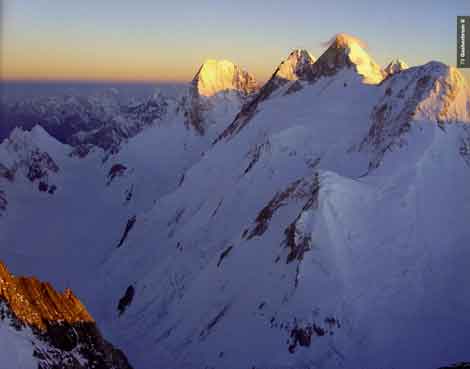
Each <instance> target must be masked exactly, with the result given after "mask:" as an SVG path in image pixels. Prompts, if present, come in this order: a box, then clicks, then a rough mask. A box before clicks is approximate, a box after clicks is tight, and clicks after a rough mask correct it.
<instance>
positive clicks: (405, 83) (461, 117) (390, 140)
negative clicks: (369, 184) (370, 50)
mask: <svg viewBox="0 0 470 369" xmlns="http://www.w3.org/2000/svg"><path fill="white" fill-rule="evenodd" d="M381 87H382V89H383V96H382V98H381V99H380V100H379V102H378V104H377V105H376V106H375V107H374V109H373V111H372V114H371V120H372V124H371V127H370V130H369V134H368V136H367V138H366V139H365V140H364V142H363V143H362V149H367V150H370V149H371V151H372V152H373V153H374V156H373V158H372V159H371V161H370V168H377V167H378V166H379V165H380V164H381V162H382V159H383V157H384V155H385V153H386V152H387V151H388V150H391V149H392V148H394V147H400V146H402V145H403V142H404V141H405V138H406V136H407V135H408V133H409V132H410V131H411V130H412V129H413V126H414V125H415V123H417V122H425V123H427V124H428V123H434V124H437V125H439V126H440V127H441V128H442V129H445V128H444V126H445V125H447V124H449V123H467V124H468V123H470V113H469V111H468V106H470V91H469V88H468V85H467V83H466V82H465V79H464V77H463V76H462V74H461V73H460V72H459V71H458V70H457V69H456V68H454V67H450V66H448V65H445V64H443V63H440V62H435V61H433V62H429V63H427V64H425V65H422V66H419V67H412V68H409V69H406V70H404V71H402V72H401V73H396V74H394V75H392V76H391V77H390V78H388V79H387V80H386V81H385V82H384V83H383V84H382V86H381Z"/></svg>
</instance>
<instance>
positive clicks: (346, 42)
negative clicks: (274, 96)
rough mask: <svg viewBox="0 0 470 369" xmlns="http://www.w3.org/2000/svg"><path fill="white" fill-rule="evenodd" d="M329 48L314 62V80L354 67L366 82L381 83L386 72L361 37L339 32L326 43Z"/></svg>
mask: <svg viewBox="0 0 470 369" xmlns="http://www.w3.org/2000/svg"><path fill="white" fill-rule="evenodd" d="M325 45H326V46H327V47H328V48H327V50H326V51H325V52H324V53H323V54H322V55H321V56H320V58H318V60H317V62H316V63H315V64H314V68H313V76H312V78H313V79H314V80H316V79H318V78H320V77H322V76H332V75H335V74H336V73H338V72H339V71H340V70H342V69H344V68H351V67H353V68H354V69H355V71H356V72H357V73H358V74H359V75H360V76H361V77H362V80H363V82H364V83H367V84H377V83H380V82H381V81H382V80H383V79H384V77H385V73H384V72H383V71H382V69H381V68H380V66H379V65H378V64H377V63H376V62H375V61H374V60H373V59H372V58H371V57H370V56H369V54H368V53H367V51H366V48H367V44H366V43H365V42H364V41H362V40H361V39H359V38H357V37H355V36H352V35H348V34H346V33H339V34H337V35H335V36H334V37H333V38H331V39H330V40H329V41H328V42H326V43H325Z"/></svg>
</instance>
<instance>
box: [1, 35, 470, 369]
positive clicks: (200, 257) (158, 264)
mask: <svg viewBox="0 0 470 369" xmlns="http://www.w3.org/2000/svg"><path fill="white" fill-rule="evenodd" d="M349 46H350V45H349ZM349 46H348V48H349V51H351V49H353V50H352V51H353V52H354V55H356V56H357V55H359V56H361V58H360V59H361V63H362V64H361V65H362V66H364V64H363V62H364V60H367V68H366V67H361V66H358V65H356V64H354V60H349V62H348V63H350V64H352V65H351V66H348V65H346V64H347V63H346V64H345V65H341V66H339V67H338V68H336V69H335V68H334V66H333V68H331V66H330V69H328V73H327V74H325V75H323V76H322V75H320V74H317V76H318V78H315V79H314V80H313V81H310V82H306V81H302V82H301V84H302V88H301V89H299V90H297V91H295V92H293V93H289V94H285V93H281V92H282V91H280V92H277V93H276V94H274V95H272V96H270V97H269V98H267V99H265V100H263V101H260V102H259V104H258V105H257V107H256V113H255V114H253V116H252V117H251V118H250V119H249V120H248V121H247V122H246V123H244V128H243V129H240V130H237V131H235V133H233V134H231V135H228V136H225V137H223V138H221V139H219V140H218V141H217V143H216V144H214V145H213V147H212V148H209V146H208V142H210V141H204V140H208V138H207V136H205V135H201V134H198V133H195V132H193V131H191V130H188V129H187V128H185V125H184V123H183V119H181V120H179V121H178V122H179V123H180V124H178V123H177V121H175V122H173V123H172V124H170V123H169V124H168V125H167V126H166V125H164V124H162V125H159V126H158V128H157V127H153V128H150V129H148V130H146V131H144V132H143V133H141V134H140V135H138V136H136V137H135V138H134V139H132V140H130V141H129V143H128V144H127V145H126V146H124V147H123V148H122V150H121V151H120V153H119V154H117V155H115V156H111V157H110V159H108V161H107V162H105V163H104V164H103V167H101V166H97V165H96V163H97V162H98V161H99V160H101V156H100V155H99V152H95V153H92V154H91V155H90V156H88V157H86V158H84V159H81V160H78V159H76V158H69V157H68V156H67V155H66V154H65V152H66V151H64V152H62V151H61V150H65V149H64V146H63V145H62V146H57V150H56V152H54V154H53V153H51V152H49V154H50V155H51V156H52V157H53V158H54V160H56V162H57V163H59V167H60V171H59V172H58V173H57V174H51V178H50V181H51V183H52V182H53V183H57V187H58V189H57V191H56V193H54V194H53V195H52V196H51V195H48V194H45V193H40V192H38V191H32V190H31V187H32V186H31V183H29V182H27V181H24V183H21V182H20V183H19V184H18V182H14V183H10V184H8V183H7V184H6V185H5V186H4V187H5V193H6V194H7V199H8V208H7V210H6V213H5V215H4V216H3V217H2V218H0V219H1V221H0V237H1V239H0V240H1V245H2V249H1V252H2V254H5V255H7V256H6V257H5V261H6V262H7V263H8V264H9V265H10V266H11V269H12V270H14V271H15V272H23V271H24V270H29V271H31V269H32V270H34V273H35V274H36V273H37V274H38V275H40V276H41V277H43V278H44V276H47V278H48V279H51V280H52V281H54V283H55V284H57V285H58V287H61V284H60V282H61V281H62V283H64V280H69V281H70V283H73V288H74V290H75V291H76V292H77V294H78V295H79V296H80V297H81V299H82V301H84V302H85V303H86V304H87V306H88V307H89V308H90V311H91V313H92V314H93V316H94V317H95V318H96V320H97V321H98V323H99V324H100V326H101V327H102V329H103V331H104V333H105V335H106V336H107V338H109V339H110V341H111V342H113V344H115V345H116V346H118V347H120V348H123V349H124V350H125V352H126V355H127V356H128V357H129V359H130V361H131V363H132V364H133V365H134V366H135V367H136V368H149V369H150V368H155V367H156V368H175V369H176V368H206V367H207V368H224V369H230V368H233V369H238V368H252V367H256V368H279V369H280V368H328V369H329V368H369V369H373V368H403V369H406V368H414V369H420V368H423V369H424V368H437V367H439V366H442V365H446V364H449V363H452V362H458V361H462V360H466V359H467V360H468V342H469V339H470V333H469V332H470V317H469V316H468V311H469V309H470V292H469V290H468V288H467V282H468V278H469V272H468V268H467V260H469V258H470V249H469V247H468V245H469V242H470V229H469V227H468V219H469V218H470V191H469V189H468V183H469V181H470V168H469V165H470V164H469V163H470V154H469V153H470V129H469V128H468V127H470V126H468V123H470V116H469V111H470V102H469V92H468V87H467V86H466V85H465V83H464V81H463V79H462V78H461V76H460V75H459V74H458V72H457V71H455V70H454V69H453V68H449V67H447V66H444V65H442V64H440V63H435V62H434V63H429V64H427V65H425V66H421V67H415V68H409V69H406V70H403V71H400V73H396V74H393V75H391V76H389V77H388V78H387V79H386V80H384V81H383V82H381V81H379V80H378V78H379V75H380V73H379V72H377V70H376V67H375V63H373V61H372V60H370V62H369V58H370V57H369V56H368V55H367V54H365V51H364V50H363V49H362V48H361V47H360V45H358V44H357V43H355V44H354V46H353V47H352V48H351V47H349ZM321 59H322V58H320V59H319V60H321ZM326 59H328V60H334V53H333V52H332V53H330V54H329V56H328V58H323V60H326ZM352 59H354V58H352ZM313 65H315V64H313ZM369 66H372V67H371V68H369ZM322 68H323V67H322ZM368 68H369V69H368ZM319 70H323V69H321V68H320V69H319ZM379 82H380V83H379ZM281 88H282V87H281ZM232 118H233V117H232ZM175 119H179V118H175ZM230 121H231V119H228V118H227V120H226V121H224V122H225V123H222V125H221V126H220V130H219V129H217V131H218V133H220V132H221V131H222V130H223V129H224V128H226V127H227V126H228V124H229V123H230ZM162 127H163V128H162ZM217 127H218V126H217ZM189 137H191V138H189ZM186 139H187V140H188V142H190V144H191V145H192V146H191V147H192V149H191V150H190V152H191V153H192V154H191V155H189V154H188V156H184V155H183V156H182V157H181V156H180V155H181V154H182V153H185V152H186V151H185V150H183V148H184V147H185V142H186V141H185V140H186ZM199 140H202V141H204V142H205V144H199V142H201V141H199ZM35 142H36V140H35ZM199 145H200V146H199ZM54 147H55V146H54ZM200 150H205V153H204V155H201V154H200V153H199V151H200ZM193 154H194V155H193ZM161 158H164V159H163V160H161V161H160V159H161ZM168 161H170V162H169V163H168ZM164 162H165V163H167V164H165V165H163V164H162V163H164ZM112 163H122V164H123V165H124V166H126V168H135V169H133V171H130V172H128V171H127V169H126V170H125V171H124V172H123V173H124V174H123V175H122V176H116V177H115V178H114V179H113V180H112V181H111V183H110V185H109V186H107V185H106V181H107V179H106V173H107V172H108V170H110V169H111V168H112V166H111V164H112ZM143 163H145V164H143ZM153 163H155V166H153ZM170 163H171V164H170ZM161 168H163V169H161ZM121 172H122V171H119V173H121ZM161 173H164V174H161ZM183 173H184V177H183V176H182V174H183ZM160 175H161V177H160ZM178 177H180V179H181V181H178V180H177V178H178ZM164 178H167V179H164ZM52 179H54V181H52ZM165 181H167V182H165ZM161 183H163V184H161ZM132 185H134V191H136V189H137V188H140V191H136V195H135V196H136V197H133V200H131V202H130V203H129V204H128V205H125V204H124V205H123V203H125V202H126V201H125V198H124V197H125V195H124V193H125V190H126V189H128V188H129V187H131V186H132ZM137 192H140V195H137ZM116 199H119V201H116ZM153 200H155V203H153ZM64 214H65V216H64ZM134 214H136V218H135V220H134V221H130V222H129V219H132V218H131V216H133V215H134ZM126 222H127V225H128V226H129V227H125V226H126ZM44 227H46V228H44ZM125 229H126V230H127V232H125ZM25 230H27V232H25ZM45 230H47V231H45ZM123 234H124V235H125V237H121V236H122V235H123ZM120 239H121V241H122V242H119V247H116V246H117V244H118V241H119V240H120ZM32 243H34V245H35V246H36V247H35V248H32V247H31V244H32ZM3 245H5V246H3ZM64 245H65V247H64ZM73 261H75V263H76V267H74V265H73V264H74V262H73ZM41 262H42V263H41ZM51 266H53V268H51ZM56 268H57V269H56ZM53 269H54V270H53ZM130 286H132V289H129V287H130ZM126 290H128V291H130V290H132V291H133V292H132V293H130V294H128V293H126ZM124 296H127V297H126V298H124V299H123V297H124ZM120 299H121V302H122V301H125V304H124V302H122V307H123V309H121V312H122V313H121V314H120V313H119V312H118V309H117V306H118V301H120ZM124 305H125V306H124Z"/></svg>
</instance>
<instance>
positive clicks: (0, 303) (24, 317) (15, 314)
mask: <svg viewBox="0 0 470 369" xmlns="http://www.w3.org/2000/svg"><path fill="white" fill-rule="evenodd" d="M3 324H7V325H9V326H10V334H11V335H12V337H14V336H15V332H18V333H17V334H18V336H19V335H20V334H23V335H24V334H28V333H29V334H30V335H31V339H30V341H31V346H30V349H31V356H32V357H33V358H34V359H35V360H36V361H37V368H38V369H57V368H63V369H85V368H100V369H107V368H109V369H111V368H113V369H130V365H129V363H128V362H127V359H126V357H125V356H124V354H123V353H122V352H121V351H119V350H117V349H115V348H114V347H113V346H112V345H111V344H110V343H108V342H107V341H106V340H105V339H104V338H103V337H102V336H101V333H100V332H99V330H98V328H97V326H96V323H95V321H94V320H93V318H92V317H91V315H90V314H89V313H88V311H87V310H86V308H85V306H84V305H83V304H82V303H81V302H80V300H79V299H78V298H77V297H76V296H75V295H74V294H73V293H72V291H71V290H70V289H66V290H65V291H64V292H63V293H59V292H57V291H56V290H55V289H54V288H53V287H52V286H51V285H50V284H49V283H47V282H41V281H39V280H38V279H36V278H35V277H15V276H13V275H12V274H10V272H9V271H8V269H7V268H6V267H5V265H4V264H3V263H2V262H0V325H3ZM21 344H22V341H20V340H19V341H18V345H21ZM23 349H24V347H19V350H23Z"/></svg>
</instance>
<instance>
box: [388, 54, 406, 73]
mask: <svg viewBox="0 0 470 369" xmlns="http://www.w3.org/2000/svg"><path fill="white" fill-rule="evenodd" d="M408 68H409V66H408V64H406V63H405V62H404V61H403V60H401V59H398V58H397V59H394V60H392V61H391V62H390V63H388V65H387V66H386V67H385V68H384V72H385V73H386V75H387V76H390V75H392V74H395V73H398V72H401V71H402V70H405V69H408Z"/></svg>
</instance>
